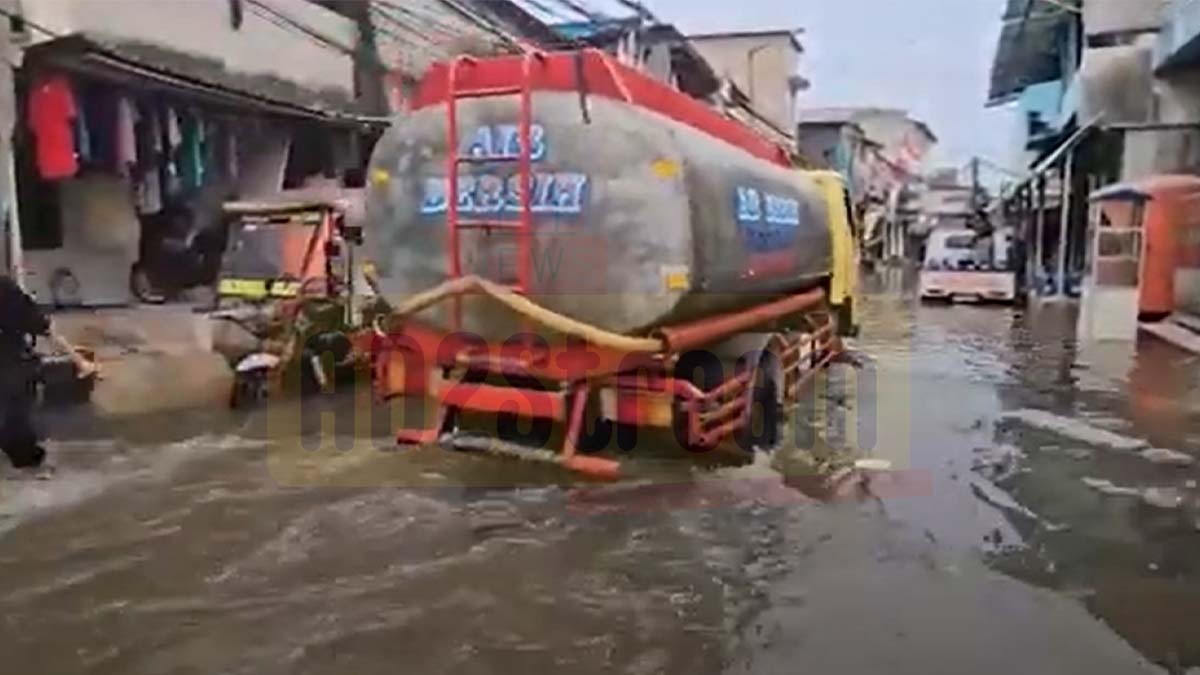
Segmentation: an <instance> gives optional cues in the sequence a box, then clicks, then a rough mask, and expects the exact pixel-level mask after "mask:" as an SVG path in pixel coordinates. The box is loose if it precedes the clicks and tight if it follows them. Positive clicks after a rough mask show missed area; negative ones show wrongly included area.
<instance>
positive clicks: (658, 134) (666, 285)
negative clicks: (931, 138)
mask: <svg viewBox="0 0 1200 675" xmlns="http://www.w3.org/2000/svg"><path fill="white" fill-rule="evenodd" d="M369 171H370V187H369V193H368V200H367V219H368V226H367V227H366V228H365V229H366V232H367V237H368V239H367V246H366V250H367V254H368V256H370V257H371V259H372V262H373V266H374V284H375V286H376V288H377V290H378V292H379V293H380V295H381V297H383V298H386V300H387V302H388V311H387V312H386V313H385V314H384V315H382V316H381V317H380V319H379V320H377V321H376V324H375V331H374V340H373V345H372V354H373V363H374V382H375V387H376V390H377V393H378V394H379V395H380V396H381V397H383V398H392V397H397V396H414V397H422V398H423V399H424V400H432V401H434V402H436V405H437V414H436V415H434V416H433V417H434V418H435V419H433V423H432V424H431V425H429V424H426V425H424V426H423V427H422V428H417V429H405V430H403V431H401V432H400V433H399V440H400V442H402V443H413V444H416V443H429V442H435V441H439V440H440V441H441V442H443V443H452V444H453V445H455V446H457V447H466V448H474V447H480V446H482V449H488V450H495V451H501V452H506V453H519V454H521V455H522V456H524V457H532V458H535V459H546V460H548V461H553V462H557V463H560V464H562V465H564V466H567V467H569V468H571V469H575V470H579V471H583V472H586V473H591V474H593V475H599V476H607V477H612V476H614V475H616V474H617V472H618V471H619V465H618V463H617V462H615V461H613V460H610V459H606V458H605V457H604V456H602V455H600V454H593V451H595V450H598V449H600V448H602V447H606V446H607V445H608V444H609V441H610V440H611V438H612V437H613V436H614V435H615V436H616V440H617V442H618V444H619V445H621V446H622V447H625V448H626V449H628V446H631V445H632V444H633V439H634V438H635V437H636V435H637V431H638V430H639V429H643V428H646V427H662V428H668V429H673V430H674V431H675V434H676V438H678V439H679V441H680V443H681V444H682V445H683V446H684V447H685V448H687V449H689V450H706V449H712V448H715V447H717V446H718V445H722V444H723V443H724V442H725V441H727V440H730V439H733V440H736V441H738V445H739V446H740V447H741V448H743V449H745V450H747V451H750V450H754V449H770V448H771V447H772V446H773V445H775V444H777V443H778V442H779V441H780V440H781V434H782V430H783V426H784V419H785V417H786V412H787V410H788V407H789V404H791V403H793V402H794V401H795V400H797V396H798V391H799V389H800V387H801V386H802V384H803V382H804V381H805V380H806V379H807V378H808V377H809V376H810V375H812V374H813V373H815V372H816V371H817V370H819V369H820V368H821V367H823V366H824V365H825V364H826V363H828V361H829V360H830V359H831V358H833V356H834V355H835V354H836V352H837V349H838V344H839V342H838V339H837V336H838V334H839V333H841V334H845V333H847V332H850V331H852V330H854V328H855V323H854V311H853V297H854V291H855V276H856V271H857V265H856V247H855V244H854V235H853V232H852V222H851V215H850V211H849V207H848V199H847V195H846V189H845V186H844V185H843V183H842V181H841V179H840V177H839V176H838V175H837V174H834V173H831V172H806V171H801V170H798V169H796V168H795V167H794V166H793V164H792V162H791V160H790V159H789V154H788V153H787V151H786V150H784V149H783V148H781V147H779V146H777V145H775V144H773V143H772V142H770V141H769V140H767V139H765V138H764V137H762V136H760V135H759V134H757V133H756V132H754V131H752V130H750V129H749V128H747V127H745V126H743V125H742V124H740V123H738V122H736V121H734V120H732V119H729V118H727V117H725V116H723V115H721V114H720V113H718V112H717V111H715V110H713V109H712V108H710V107H709V106H707V105H706V104H704V103H702V102H699V101H696V100H694V99H692V98H690V97H688V96H686V95H684V94H682V93H679V92H677V91H675V90H673V89H671V88H669V87H667V86H666V85H664V84H662V83H660V82H658V81H656V80H653V79H651V78H649V77H647V76H646V75H643V74H642V73H640V72H637V71H635V70H632V69H629V68H627V67H625V66H623V65H621V64H619V63H618V62H616V61H615V60H614V59H612V58H611V57H609V56H607V55H606V54H604V53H602V52H599V51H594V50H584V51H577V52H563V53H538V52H530V53H527V54H524V55H518V56H505V57H498V58H489V59H475V58H472V57H465V56H464V57H459V58H457V59H455V60H454V61H452V62H449V63H444V64H439V65H435V66H434V67H432V68H431V69H430V71H429V72H428V73H427V74H426V75H425V77H424V78H423V79H422V81H421V82H420V84H419V86H418V88H417V90H416V92H415V95H414V96H413V98H412V101H411V109H410V110H409V111H408V112H406V113H405V114H403V115H401V116H400V117H399V118H398V119H397V120H396V122H395V124H394V125H393V126H392V128H391V129H389V131H388V132H387V133H386V134H385V135H384V136H383V137H382V138H381V139H380V141H379V143H378V145H377V146H376V149H375V152H374V155H373V157H372V160H371V166H370V169H369ZM474 413H485V414H489V415H497V416H498V420H499V423H498V425H497V433H496V434H494V435H492V437H488V438H482V439H481V438H480V437H479V436H478V435H470V434H466V433H463V432H462V420H463V418H464V416H466V415H468V414H474ZM520 419H526V420H533V424H532V427H533V429H534V431H533V432H529V433H526V432H520V431H518V429H520V428H521V427H522V426H527V424H526V425H518V424H517V421H518V420H520ZM554 428H560V429H561V430H562V431H563V432H564V433H561V434H555V433H552V430H553V429H554ZM559 436H561V437H562V439H561V443H558V442H556V443H555V445H558V446H559V448H558V449H557V450H551V449H550V448H549V445H550V441H549V439H550V438H551V437H559Z"/></svg>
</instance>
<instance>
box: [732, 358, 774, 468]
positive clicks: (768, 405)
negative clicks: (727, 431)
mask: <svg viewBox="0 0 1200 675" xmlns="http://www.w3.org/2000/svg"><path fill="white" fill-rule="evenodd" d="M753 386H754V388H753V390H752V392H751V399H750V410H749V411H747V417H748V419H747V420H746V426H744V427H742V428H741V429H739V430H738V431H737V434H736V435H735V437H734V441H735V442H736V443H737V445H738V447H739V448H741V450H742V451H743V452H746V453H748V454H756V453H760V452H764V453H771V452H774V451H775V450H776V449H777V448H779V446H780V445H781V444H782V442H783V436H784V428H785V426H786V425H785V424H784V419H785V412H784V405H783V398H782V396H781V395H780V383H779V382H778V381H777V378H776V376H775V375H773V374H772V373H771V372H770V369H768V368H764V367H762V366H761V365H760V367H759V368H757V369H756V372H755V375H754V385H753Z"/></svg>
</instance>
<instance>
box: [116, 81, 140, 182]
mask: <svg viewBox="0 0 1200 675" xmlns="http://www.w3.org/2000/svg"><path fill="white" fill-rule="evenodd" d="M136 125H137V110H136V109H135V108H134V106H133V103H131V102H130V100H129V99H127V98H121V99H120V100H119V101H117V128H116V156H117V172H118V173H120V174H121V175H124V176H131V175H133V170H134V168H135V166H136V165H137V162H138V148H137V133H136V130H135V128H136Z"/></svg>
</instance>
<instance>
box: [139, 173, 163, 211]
mask: <svg viewBox="0 0 1200 675" xmlns="http://www.w3.org/2000/svg"><path fill="white" fill-rule="evenodd" d="M137 210H138V213H141V214H143V215H149V214H152V213H158V212H159V211H162V210H163V197H162V181H161V179H160V178H159V175H158V167H149V168H147V169H146V170H145V171H144V172H143V173H142V179H141V180H140V181H138V184H137Z"/></svg>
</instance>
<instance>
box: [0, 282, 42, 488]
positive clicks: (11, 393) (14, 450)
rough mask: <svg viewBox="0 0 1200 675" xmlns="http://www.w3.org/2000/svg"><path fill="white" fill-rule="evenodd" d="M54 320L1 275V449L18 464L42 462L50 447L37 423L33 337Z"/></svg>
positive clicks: (30, 464)
mask: <svg viewBox="0 0 1200 675" xmlns="http://www.w3.org/2000/svg"><path fill="white" fill-rule="evenodd" d="M49 332H50V321H49V320H48V319H47V318H46V316H45V315H44V314H43V313H42V311H41V309H39V308H38V306H37V304H36V303H35V302H34V301H33V299H32V298H30V297H29V296H28V295H26V294H25V292H24V291H23V290H21V287H20V286H18V285H17V283H16V282H15V281H13V280H12V279H10V278H9V277H7V276H0V450H3V451H4V454H5V455H8V459H9V461H10V462H12V465H13V466H15V467H17V468H31V467H38V466H41V464H42V462H43V461H44V460H45V459H46V451H45V449H43V448H42V446H41V444H40V443H39V442H38V440H39V439H38V436H37V432H36V430H35V429H34V425H33V406H34V402H35V400H36V398H37V376H38V357H37V354H35V353H34V351H33V341H34V340H36V339H37V337H38V336H41V335H48V334H49Z"/></svg>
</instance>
